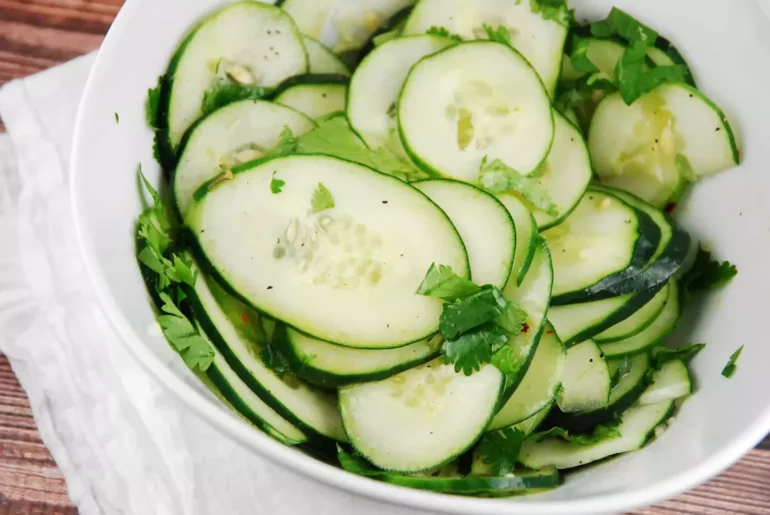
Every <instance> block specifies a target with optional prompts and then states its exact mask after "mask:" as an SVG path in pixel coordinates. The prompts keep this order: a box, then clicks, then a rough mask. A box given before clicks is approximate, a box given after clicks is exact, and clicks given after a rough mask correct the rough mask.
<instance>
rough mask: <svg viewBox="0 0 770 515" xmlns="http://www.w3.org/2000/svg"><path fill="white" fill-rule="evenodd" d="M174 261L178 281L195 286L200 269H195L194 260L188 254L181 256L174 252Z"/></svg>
mask: <svg viewBox="0 0 770 515" xmlns="http://www.w3.org/2000/svg"><path fill="white" fill-rule="evenodd" d="M173 263H174V271H175V272H176V277H177V278H178V279H179V281H178V282H181V283H184V284H186V285H187V286H190V287H191V288H194V287H195V281H196V280H197V278H198V271H197V270H193V267H192V260H191V259H190V258H189V257H188V256H184V257H181V258H180V257H179V256H178V255H177V254H174V257H173Z"/></svg>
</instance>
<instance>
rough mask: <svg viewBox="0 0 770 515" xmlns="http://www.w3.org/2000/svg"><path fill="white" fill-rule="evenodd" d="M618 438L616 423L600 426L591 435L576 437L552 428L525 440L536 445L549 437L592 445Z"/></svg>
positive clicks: (618, 432) (577, 443)
mask: <svg viewBox="0 0 770 515" xmlns="http://www.w3.org/2000/svg"><path fill="white" fill-rule="evenodd" d="M620 436H621V434H620V431H618V428H617V423H616V424H610V425H602V424H600V425H598V426H596V427H595V428H594V430H593V432H592V433H591V434H578V435H573V434H570V432H569V431H567V430H566V429H564V428H561V427H552V428H550V429H548V430H546V431H541V432H539V433H533V434H532V435H530V436H529V438H527V441H530V442H534V443H537V442H540V441H542V440H544V439H545V438H549V437H550V438H561V439H562V440H565V441H567V442H569V443H571V444H574V445H591V444H594V443H598V442H600V441H602V440H606V439H609V438H618V437H620Z"/></svg>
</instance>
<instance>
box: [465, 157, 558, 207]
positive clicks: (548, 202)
mask: <svg viewBox="0 0 770 515" xmlns="http://www.w3.org/2000/svg"><path fill="white" fill-rule="evenodd" d="M479 180H480V181H481V184H482V186H484V189H486V190H487V191H489V192H491V193H502V192H504V191H514V192H516V193H518V194H519V195H521V196H522V197H523V198H524V199H525V200H526V201H528V202H529V203H530V204H532V205H533V206H534V207H535V208H536V209H538V210H540V211H543V212H545V213H548V214H549V215H551V216H558V214H559V210H558V206H557V205H556V204H555V203H554V201H553V199H551V196H550V195H549V194H548V190H546V189H545V188H544V187H543V186H542V185H541V184H540V183H539V182H538V181H537V179H534V178H532V177H526V176H524V175H521V174H520V173H519V172H517V171H516V170H514V169H513V168H511V167H510V166H508V165H506V164H505V163H503V162H502V161H501V160H499V159H495V160H494V161H492V162H489V161H488V159H487V157H484V159H482V160H481V169H480V170H479Z"/></svg>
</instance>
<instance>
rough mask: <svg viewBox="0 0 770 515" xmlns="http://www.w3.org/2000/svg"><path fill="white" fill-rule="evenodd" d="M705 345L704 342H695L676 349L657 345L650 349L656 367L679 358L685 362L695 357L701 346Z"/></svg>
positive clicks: (701, 348)
mask: <svg viewBox="0 0 770 515" xmlns="http://www.w3.org/2000/svg"><path fill="white" fill-rule="evenodd" d="M704 347H706V344H705V343H697V344H694V345H685V346H684V347H679V348H677V349H671V348H669V347H657V348H655V349H653V351H652V360H653V362H654V363H655V367H656V368H660V367H661V365H663V364H664V363H668V362H669V361H674V360H675V359H680V360H682V361H684V362H685V363H687V362H688V361H690V360H691V359H692V358H694V357H695V355H696V354H698V353H699V352H700V351H702V350H703V348H704Z"/></svg>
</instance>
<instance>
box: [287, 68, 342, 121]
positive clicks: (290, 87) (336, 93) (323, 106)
mask: <svg viewBox="0 0 770 515" xmlns="http://www.w3.org/2000/svg"><path fill="white" fill-rule="evenodd" d="M287 82H289V83H290V84H287V83H284V85H282V86H281V88H280V92H279V93H278V94H277V95H276V97H275V99H274V101H275V102H277V103H279V104H283V105H285V106H287V107H291V108H292V109H296V110H297V111H299V112H300V113H303V114H305V115H307V116H309V117H310V118H313V119H314V120H317V119H319V118H323V117H324V116H327V115H329V114H332V113H338V112H342V111H345V102H346V99H347V94H348V85H347V79H345V78H343V77H339V76H328V75H306V76H302V77H296V78H293V79H289V81H287Z"/></svg>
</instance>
